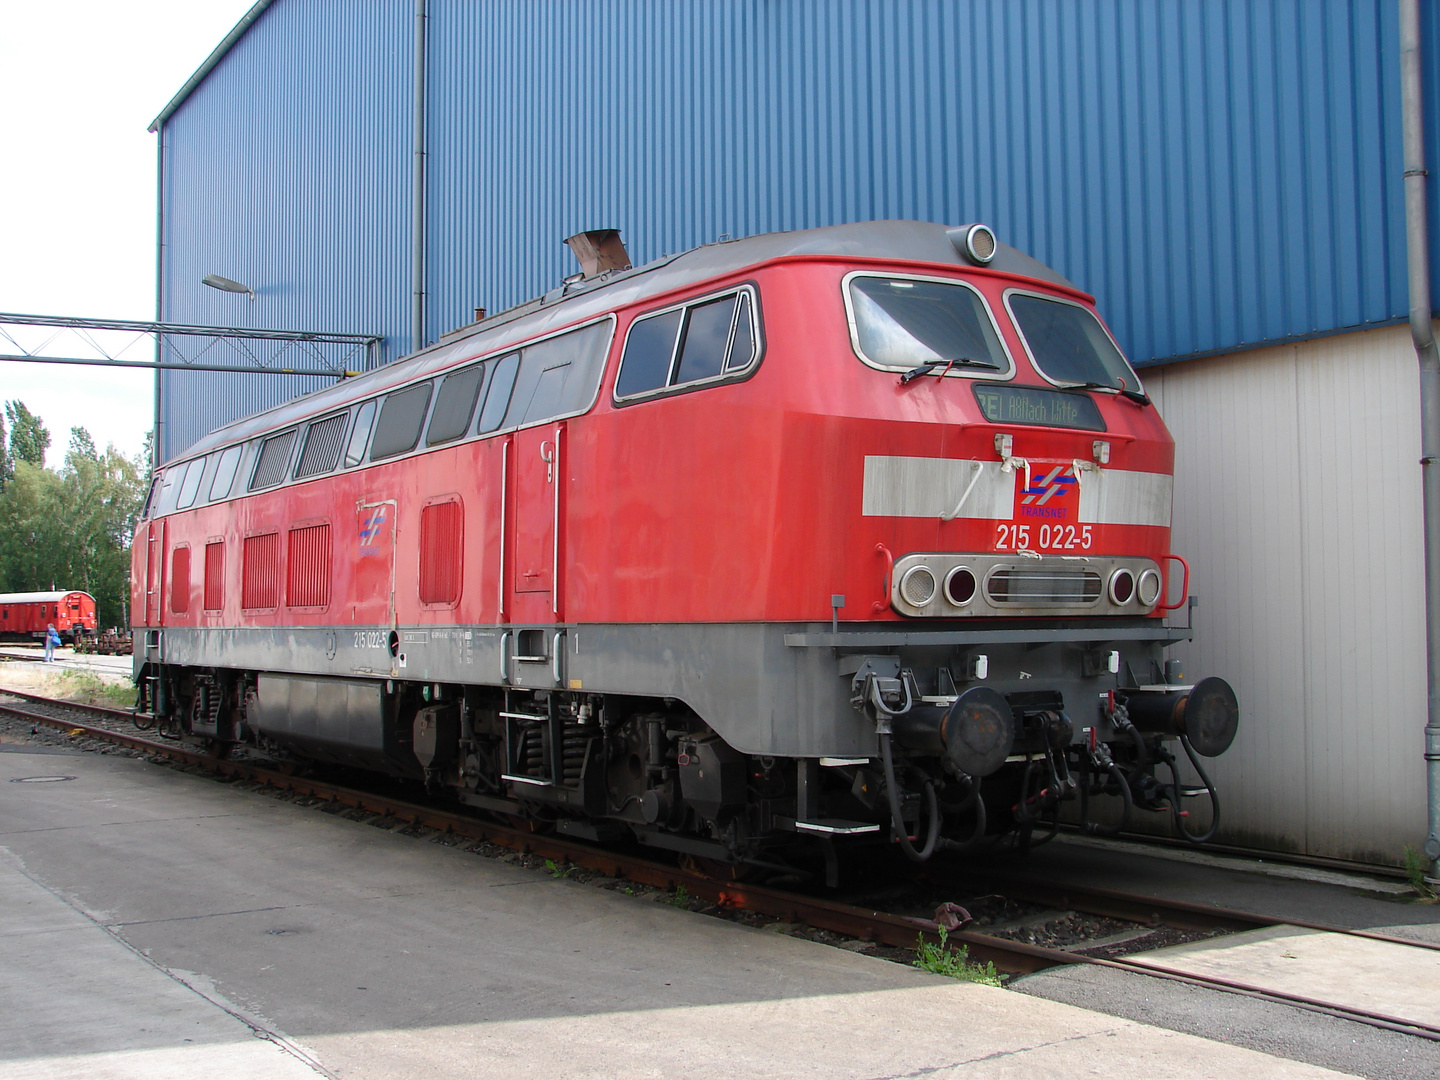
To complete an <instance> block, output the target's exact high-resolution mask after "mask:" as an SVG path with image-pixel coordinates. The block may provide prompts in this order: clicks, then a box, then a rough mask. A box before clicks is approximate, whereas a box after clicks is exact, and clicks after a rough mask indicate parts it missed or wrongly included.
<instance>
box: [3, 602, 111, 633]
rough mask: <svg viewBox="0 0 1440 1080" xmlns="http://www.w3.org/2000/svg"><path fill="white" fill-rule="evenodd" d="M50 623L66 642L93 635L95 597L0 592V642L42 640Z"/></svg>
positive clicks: (95, 623)
mask: <svg viewBox="0 0 1440 1080" xmlns="http://www.w3.org/2000/svg"><path fill="white" fill-rule="evenodd" d="M51 623H53V624H54V625H55V629H56V630H58V631H59V633H60V636H61V637H62V638H65V639H66V640H67V641H72V642H73V641H75V640H76V638H80V637H84V636H85V635H86V634H93V633H95V627H96V626H97V625H98V624H97V622H96V617H95V598H94V597H93V596H91V595H90V594H89V593H87V592H74V591H70V592H28V593H0V641H43V640H45V628H46V627H47V626H49V625H50V624H51Z"/></svg>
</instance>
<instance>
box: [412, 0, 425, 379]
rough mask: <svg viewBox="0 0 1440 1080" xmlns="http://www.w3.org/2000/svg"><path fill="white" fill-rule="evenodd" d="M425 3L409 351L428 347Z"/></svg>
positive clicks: (418, 71) (419, 19) (419, 8)
mask: <svg viewBox="0 0 1440 1080" xmlns="http://www.w3.org/2000/svg"><path fill="white" fill-rule="evenodd" d="M427 21H428V16H427V14H426V10H425V0H415V87H414V90H415V99H414V105H413V112H412V116H411V123H412V125H413V128H414V130H413V136H414V152H413V156H412V160H411V170H412V171H411V176H410V186H411V190H410V351H411V352H419V351H420V350H421V349H423V348H424V347H425V66H426V62H425V53H426V42H425V36H426V25H427Z"/></svg>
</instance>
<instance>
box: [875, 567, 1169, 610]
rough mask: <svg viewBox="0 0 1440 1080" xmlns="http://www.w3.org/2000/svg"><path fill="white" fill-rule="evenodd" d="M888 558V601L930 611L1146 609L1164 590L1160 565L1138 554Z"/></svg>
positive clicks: (1150, 606)
mask: <svg viewBox="0 0 1440 1080" xmlns="http://www.w3.org/2000/svg"><path fill="white" fill-rule="evenodd" d="M892 565H893V567H894V569H893V577H892V578H891V586H890V588H891V592H890V596H891V603H892V604H893V605H894V606H895V608H896V609H897V610H898V611H900V612H901V613H902V614H906V615H913V616H929V617H931V618H936V617H939V618H945V617H947V616H948V617H956V616H986V615H992V616H999V615H1007V614H1017V615H1028V614H1046V615H1084V614H1089V613H1091V612H1094V613H1096V614H1111V615H1127V614H1137V615H1138V614H1149V613H1151V612H1153V611H1154V610H1155V607H1156V605H1157V604H1158V603H1159V602H1160V601H1161V600H1162V599H1163V592H1164V580H1163V578H1162V577H1161V573H1160V568H1159V567H1157V566H1156V565H1155V563H1154V562H1152V561H1151V560H1149V559H1147V558H1144V557H1142V556H1131V557H1126V556H1106V555H1100V556H1078V557H1077V556H1062V555H1048V556H1040V557H1037V556H1035V555H1033V554H1030V553H1026V555H1025V557H1023V558H1020V557H1017V556H1014V555H1011V554H1009V553H1006V552H1003V551H1000V552H983V553H981V552H958V551H946V552H918V551H917V552H910V553H909V554H906V555H903V556H901V557H900V558H898V559H896V560H895V561H894V563H893V564H892Z"/></svg>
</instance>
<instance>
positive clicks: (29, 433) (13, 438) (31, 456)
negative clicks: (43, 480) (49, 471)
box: [5, 399, 50, 469]
mask: <svg viewBox="0 0 1440 1080" xmlns="http://www.w3.org/2000/svg"><path fill="white" fill-rule="evenodd" d="M5 419H6V420H8V421H9V422H10V457H11V459H12V460H14V461H17V462H18V461H28V462H30V464H31V465H37V466H39V467H40V468H42V469H43V468H44V467H45V451H46V450H48V449H50V432H49V431H47V430H46V429H45V422H44V421H43V420H41V419H40V418H39V417H38V416H36V415H35V414H34V413H32V412H31V411H30V410H29V409H27V408H26V407H25V403H24V402H23V401H20V400H19V399H16V400H14V401H7V402H6V403H5Z"/></svg>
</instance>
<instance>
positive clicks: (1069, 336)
mask: <svg viewBox="0 0 1440 1080" xmlns="http://www.w3.org/2000/svg"><path fill="white" fill-rule="evenodd" d="M1006 303H1007V304H1008V305H1009V307H1010V314H1011V316H1012V317H1013V318H1014V320H1015V326H1016V328H1017V329H1018V330H1019V331H1020V336H1021V337H1023V338H1024V339H1025V347H1026V348H1027V349H1029V350H1030V358H1031V360H1033V361H1034V363H1035V367H1036V368H1037V369H1038V370H1039V371H1040V373H1041V374H1042V375H1044V376H1045V377H1046V378H1048V379H1050V380H1051V381H1052V382H1057V383H1061V384H1062V385H1067V386H1089V385H1094V386H1100V387H1111V388H1113V389H1115V390H1139V389H1140V380H1139V378H1137V377H1136V375H1135V372H1134V371H1133V370H1132V369H1131V367H1130V365H1129V364H1128V363H1126V362H1125V357H1123V356H1121V355H1120V350H1119V349H1117V348H1116V347H1115V343H1114V342H1113V341H1111V340H1110V335H1109V334H1107V333H1106V332H1105V328H1104V327H1103V326H1101V325H1100V321H1099V320H1098V319H1096V318H1095V316H1094V315H1092V314H1091V313H1090V312H1089V311H1088V310H1086V309H1085V308H1083V307H1081V306H1080V305H1079V304H1071V303H1067V302H1066V301H1063V300H1052V299H1050V298H1048V297H1044V296H1034V295H1031V294H1028V293H1011V294H1010V296H1009V297H1007V299H1006Z"/></svg>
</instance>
